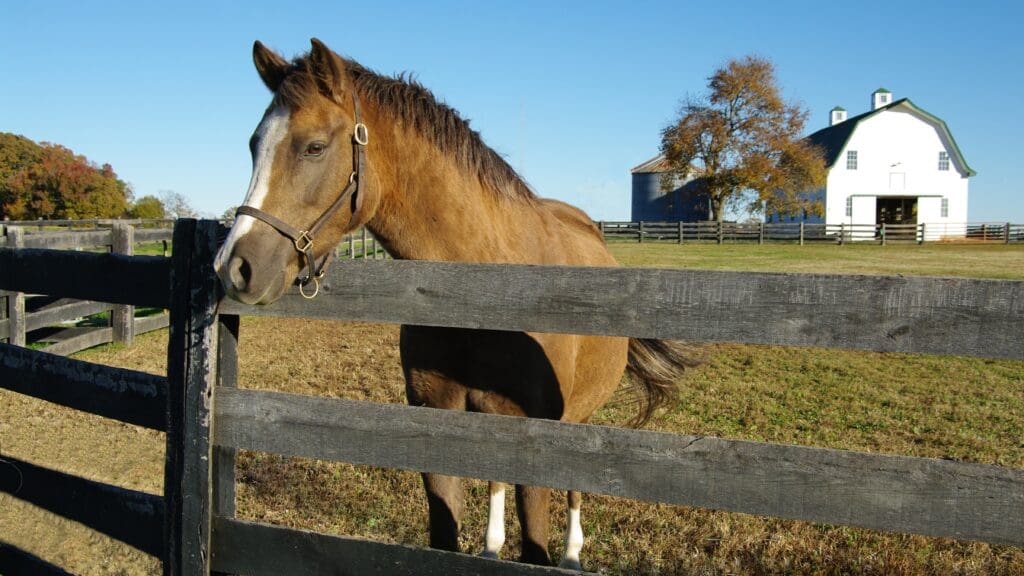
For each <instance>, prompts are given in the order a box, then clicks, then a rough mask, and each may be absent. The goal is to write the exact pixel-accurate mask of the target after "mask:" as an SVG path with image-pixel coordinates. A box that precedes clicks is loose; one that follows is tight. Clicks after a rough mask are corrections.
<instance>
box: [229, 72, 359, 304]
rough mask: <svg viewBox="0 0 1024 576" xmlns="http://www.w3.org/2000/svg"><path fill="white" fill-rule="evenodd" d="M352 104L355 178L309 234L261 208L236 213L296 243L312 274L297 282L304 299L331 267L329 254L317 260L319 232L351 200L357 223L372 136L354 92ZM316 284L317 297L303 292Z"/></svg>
mask: <svg viewBox="0 0 1024 576" xmlns="http://www.w3.org/2000/svg"><path fill="white" fill-rule="evenodd" d="M352 102H353V103H354V104H355V120H356V124H355V126H354V127H353V129H352V174H351V175H350V176H349V177H348V185H346V186H345V188H344V189H343V190H342V191H341V195H340V196H338V199H337V200H335V201H334V203H333V204H331V205H330V206H328V207H327V209H326V210H324V212H323V214H321V215H320V217H319V218H317V219H316V221H315V222H313V224H312V225H311V226H310V227H309V228H307V229H306V230H299V229H298V228H295V227H294V226H292V225H290V224H288V223H287V222H285V221H284V220H281V219H280V218H277V217H276V216H273V215H271V214H268V213H266V212H264V211H263V210H260V209H259V208H253V207H252V206H245V205H242V206H239V207H238V209H237V210H236V211H235V217H236V218H237V217H238V216H239V215H242V216H252V217H253V218H255V219H257V220H260V221H262V222H263V223H265V224H267V225H269V226H270V227H271V228H273V229H274V230H277V231H278V232H279V233H281V235H282V236H285V237H287V238H288V239H290V240H291V241H292V244H293V245H294V246H295V251H296V252H298V253H299V255H300V257H301V258H304V259H305V260H306V268H307V269H308V272H307V273H306V277H305V278H296V279H295V281H296V282H297V283H298V285H299V293H300V294H302V296H303V298H307V299H312V298H315V297H316V295H317V294H319V293H320V278H323V276H324V272H325V268H326V265H327V258H328V256H329V253H328V254H325V255H324V258H323V259H322V260H321V261H320V262H319V263H318V262H317V261H316V259H315V258H314V256H313V238H314V237H315V236H316V234H317V232H319V231H320V229H321V228H323V226H324V225H325V224H327V221H328V220H330V219H331V217H332V216H334V214H335V213H336V212H337V211H338V210H340V209H341V207H342V206H344V205H345V204H346V203H347V202H349V200H350V199H351V201H352V204H353V206H352V216H350V217H349V222H348V223H349V225H351V224H352V220H353V219H355V216H356V212H355V201H356V200H355V199H356V198H357V197H358V195H359V191H360V187H361V186H360V184H361V182H362V178H361V176H362V170H363V166H364V165H365V164H366V144H367V143H368V142H369V140H370V132H369V130H368V129H367V128H366V124H363V122H362V114H361V113H360V110H359V97H358V96H357V95H356V93H355V91H353V92H352ZM310 282H312V283H313V293H312V294H306V292H305V291H304V290H303V288H305V287H306V286H307V285H309V283H310Z"/></svg>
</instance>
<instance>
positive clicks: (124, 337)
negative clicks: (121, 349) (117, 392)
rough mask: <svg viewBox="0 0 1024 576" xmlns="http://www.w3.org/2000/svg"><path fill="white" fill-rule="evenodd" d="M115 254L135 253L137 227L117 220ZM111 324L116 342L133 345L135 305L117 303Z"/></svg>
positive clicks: (114, 240) (113, 232) (114, 229)
mask: <svg viewBox="0 0 1024 576" xmlns="http://www.w3.org/2000/svg"><path fill="white" fill-rule="evenodd" d="M112 236H113V245H112V246H111V249H112V250H111V251H112V252H114V253H115V254H124V255H126V256H131V255H133V254H134V253H135V228H133V227H131V226H130V225H128V224H125V223H124V222H116V223H115V224H114V226H113V230H112ZM111 320H112V322H111V324H112V326H113V328H114V330H113V332H114V342H121V343H122V344H124V345H125V346H131V345H132V343H134V341H135V306H129V305H127V304H116V305H114V310H113V311H112V312H111Z"/></svg>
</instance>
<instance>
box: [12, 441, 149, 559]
mask: <svg viewBox="0 0 1024 576" xmlns="http://www.w3.org/2000/svg"><path fill="white" fill-rule="evenodd" d="M4 461H5V462H4V466H0V491H3V492H5V493H7V494H10V495H11V496H14V497H16V498H18V499H19V500H21V501H23V502H28V503H30V504H33V505H35V506H38V507H40V508H42V509H44V510H48V511H50V512H53V513H54V514H57V515H58V516H62V517H64V518H67V519H69V520H74V521H75V522H80V523H82V524H85V525H86V526H88V527H89V528H92V529H93V530H96V531H98V532H102V533H103V534H106V535H107V536H110V537H112V538H116V539H118V540H120V541H122V542H124V543H125V544H128V545H130V546H133V547H135V548H137V549H139V550H141V551H143V552H145V553H147V554H151V555H153V556H162V555H163V551H164V546H163V531H162V523H163V517H164V506H163V504H164V501H163V498H161V497H160V496H157V495H155V494H148V493H146V492H139V491H137V490H129V489H127V488H121V487H119V486H111V485H109V484H104V483H102V482H94V481H92V480H86V479H85V478H79V477H77V476H73V475H71V474H65V473H63V472H59V471H57V470H51V469H49V468H44V467H42V466H37V465H35V464H32V463H31V462H26V461H24V460H19V459H17V458H12V457H10V456H6V455H5V456H4ZM3 568H4V567H3V566H2V565H0V571H3ZM4 573H5V574H6V573H7V572H4Z"/></svg>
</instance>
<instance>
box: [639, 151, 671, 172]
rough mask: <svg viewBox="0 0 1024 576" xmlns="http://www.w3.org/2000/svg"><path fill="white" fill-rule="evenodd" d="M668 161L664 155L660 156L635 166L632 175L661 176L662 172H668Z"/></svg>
mask: <svg viewBox="0 0 1024 576" xmlns="http://www.w3.org/2000/svg"><path fill="white" fill-rule="evenodd" d="M668 169H669V166H668V160H666V159H665V155H664V154H658V155H657V156H655V157H654V158H651V159H650V160H648V161H646V162H644V163H642V164H640V165H637V166H634V167H633V169H632V170H630V171H629V172H630V173H631V174H652V173H654V174H660V173H661V172H668Z"/></svg>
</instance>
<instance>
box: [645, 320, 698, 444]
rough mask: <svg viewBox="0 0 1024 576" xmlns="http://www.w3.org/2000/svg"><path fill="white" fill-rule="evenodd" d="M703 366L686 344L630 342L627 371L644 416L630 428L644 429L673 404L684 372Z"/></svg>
mask: <svg viewBox="0 0 1024 576" xmlns="http://www.w3.org/2000/svg"><path fill="white" fill-rule="evenodd" d="M703 362H704V359H703V358H702V357H701V355H700V354H699V353H698V351H697V350H696V349H695V348H694V347H693V346H691V345H687V344H684V343H683V342H677V341H674V340H655V339H652V338H630V339H629V359H628V360H627V362H626V371H627V372H628V373H629V375H630V376H631V377H632V379H633V382H634V385H633V387H632V388H633V389H634V390H635V391H636V392H637V393H638V395H639V397H640V398H639V401H640V412H639V413H638V414H637V415H636V416H635V417H634V418H633V420H632V421H631V422H630V426H632V427H634V428H640V427H641V426H643V425H644V424H646V423H647V422H648V421H649V420H650V419H651V416H653V415H654V412H655V411H656V410H658V408H660V407H662V406H664V405H666V404H669V403H670V402H672V401H673V400H674V399H675V397H676V394H677V392H678V388H677V386H676V384H677V383H678V382H679V379H680V378H681V377H682V375H683V372H685V371H686V370H687V369H689V368H693V367H695V366H698V365H700V364H702V363H703Z"/></svg>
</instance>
